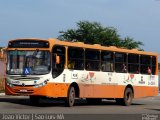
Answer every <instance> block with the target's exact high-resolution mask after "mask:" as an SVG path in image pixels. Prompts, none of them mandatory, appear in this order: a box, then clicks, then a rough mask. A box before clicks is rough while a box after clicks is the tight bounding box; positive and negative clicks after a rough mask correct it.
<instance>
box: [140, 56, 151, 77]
mask: <svg viewBox="0 0 160 120" xmlns="http://www.w3.org/2000/svg"><path fill="white" fill-rule="evenodd" d="M140 63H141V73H142V74H151V56H149V55H141V56H140Z"/></svg>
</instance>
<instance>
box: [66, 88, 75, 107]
mask: <svg viewBox="0 0 160 120" xmlns="http://www.w3.org/2000/svg"><path fill="white" fill-rule="evenodd" d="M74 103H75V88H74V87H73V86H71V87H70V88H69V90H68V95H67V98H66V100H65V105H66V106H67V107H72V106H73V105H74Z"/></svg>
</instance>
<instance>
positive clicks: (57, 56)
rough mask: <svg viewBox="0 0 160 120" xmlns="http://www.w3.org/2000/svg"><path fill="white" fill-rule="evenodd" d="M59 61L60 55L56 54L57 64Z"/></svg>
mask: <svg viewBox="0 0 160 120" xmlns="http://www.w3.org/2000/svg"><path fill="white" fill-rule="evenodd" d="M59 63H60V56H59V55H56V64H59Z"/></svg>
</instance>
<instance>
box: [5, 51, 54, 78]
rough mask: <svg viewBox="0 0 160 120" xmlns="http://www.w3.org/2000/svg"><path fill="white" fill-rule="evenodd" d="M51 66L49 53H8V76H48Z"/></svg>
mask: <svg viewBox="0 0 160 120" xmlns="http://www.w3.org/2000/svg"><path fill="white" fill-rule="evenodd" d="M50 65H51V64H50V54H49V51H40V50H37V51H8V64H7V74H14V75H41V74H47V73H49V72H50V69H51V67H50Z"/></svg>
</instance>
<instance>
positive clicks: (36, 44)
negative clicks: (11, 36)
mask: <svg viewBox="0 0 160 120" xmlns="http://www.w3.org/2000/svg"><path fill="white" fill-rule="evenodd" d="M8 47H10V48H49V43H48V41H40V40H39V41H36V40H17V41H11V42H9V44H8Z"/></svg>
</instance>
